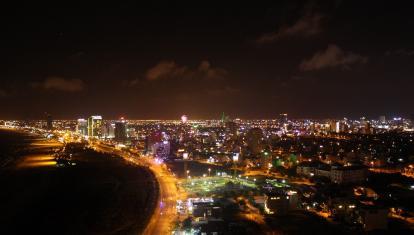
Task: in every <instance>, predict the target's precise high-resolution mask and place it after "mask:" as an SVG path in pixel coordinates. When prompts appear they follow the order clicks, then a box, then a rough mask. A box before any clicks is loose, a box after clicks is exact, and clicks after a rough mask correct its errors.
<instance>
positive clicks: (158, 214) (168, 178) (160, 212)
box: [93, 144, 185, 235]
mask: <svg viewBox="0 0 414 235" xmlns="http://www.w3.org/2000/svg"><path fill="white" fill-rule="evenodd" d="M93 146H94V147H95V148H96V149H98V150H100V151H103V152H110V153H112V154H117V155H119V156H121V157H123V158H124V159H126V160H128V161H131V162H133V163H135V164H138V165H145V166H148V167H149V168H150V170H151V171H152V172H153V173H154V175H155V177H156V180H157V182H158V184H159V197H158V200H157V205H158V206H157V207H156V208H155V210H154V212H153V214H152V216H151V219H150V220H149V222H148V224H147V227H146V228H145V230H144V232H143V234H146V235H152V234H171V232H172V228H173V223H174V221H176V219H177V218H178V217H177V212H176V207H175V206H176V203H177V200H178V199H183V198H184V197H183V196H185V195H184V194H183V193H180V192H179V190H178V188H177V180H176V178H175V177H174V176H173V175H172V174H171V172H169V171H168V170H167V169H166V167H165V165H164V164H162V165H160V164H156V163H155V162H154V161H152V159H151V158H147V157H140V158H132V157H131V156H130V155H128V154H126V153H124V152H122V151H120V150H117V149H114V148H112V147H109V146H106V145H102V144H94V145H93Z"/></svg>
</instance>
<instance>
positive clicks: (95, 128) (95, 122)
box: [88, 116, 102, 137]
mask: <svg viewBox="0 0 414 235" xmlns="http://www.w3.org/2000/svg"><path fill="white" fill-rule="evenodd" d="M101 135H102V116H91V117H89V118H88V136H89V137H101Z"/></svg>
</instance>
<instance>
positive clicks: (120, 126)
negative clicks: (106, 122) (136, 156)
mask: <svg viewBox="0 0 414 235" xmlns="http://www.w3.org/2000/svg"><path fill="white" fill-rule="evenodd" d="M115 140H116V141H120V142H122V141H125V140H127V123H126V121H125V120H124V119H123V118H122V119H121V120H119V121H117V122H115Z"/></svg>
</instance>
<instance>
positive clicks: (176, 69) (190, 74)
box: [145, 60, 227, 81]
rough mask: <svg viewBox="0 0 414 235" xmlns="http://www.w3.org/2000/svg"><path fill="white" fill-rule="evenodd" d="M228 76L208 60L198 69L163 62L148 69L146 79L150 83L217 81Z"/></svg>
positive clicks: (171, 62)
mask: <svg viewBox="0 0 414 235" xmlns="http://www.w3.org/2000/svg"><path fill="white" fill-rule="evenodd" d="M226 74H227V71H226V70H225V69H222V68H215V67H212V66H211V64H210V62H209V61H207V60H204V61H201V63H200V65H199V66H198V67H197V68H190V67H188V66H181V65H178V64H177V63H175V62H174V61H161V62H159V63H158V64H156V65H155V66H154V67H152V68H150V69H148V71H147V72H146V74H145V79H146V80H148V81H154V80H160V79H168V78H183V79H193V78H194V79H216V78H224V77H225V76H226Z"/></svg>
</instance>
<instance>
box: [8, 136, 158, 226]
mask: <svg viewBox="0 0 414 235" xmlns="http://www.w3.org/2000/svg"><path fill="white" fill-rule="evenodd" d="M5 130H6V131H7V130H8V129H0V132H3V131H5ZM9 131H12V132H14V133H20V134H30V133H27V132H24V131H20V130H17V131H16V130H9ZM35 139H36V138H35ZM41 139H42V138H41ZM36 141H40V142H43V141H45V140H39V139H37V140H36ZM43 143H44V142H43ZM48 148H49V147H48V146H47V145H45V146H40V147H38V148H37V149H36V152H37V154H43V155H45V156H46V155H47V154H50V153H49V151H50V150H48ZM30 157H32V158H30ZM33 157H35V158H33ZM27 159H29V160H27ZM34 159H35V160H37V159H40V160H39V161H42V162H43V161H44V158H39V156H31V154H28V155H27V154H26V155H24V156H22V155H20V156H17V158H15V159H14V160H13V162H12V163H9V164H8V166H7V168H0V175H1V176H2V177H1V178H2V179H0V181H1V182H0V183H2V185H3V187H4V189H3V190H2V192H1V193H0V208H1V211H2V213H1V215H0V217H1V218H0V219H1V221H4V226H3V228H0V231H4V232H9V231H13V232H16V231H17V232H24V230H25V228H30V231H37V232H40V233H54V232H58V231H59V233H61V231H66V233H67V234H70V233H71V232H72V233H73V232H77V233H99V234H115V233H122V234H137V233H138V234H141V233H142V232H143V231H144V229H145V228H146V227H147V224H148V222H149V219H150V218H151V216H152V214H153V212H154V210H155V208H156V205H157V201H158V200H156V199H157V198H159V186H158V181H157V179H156V176H155V175H154V174H153V172H152V171H151V170H150V169H147V168H146V167H142V166H137V165H136V164H130V163H128V162H127V161H125V160H124V159H122V158H121V157H118V156H117V157H113V155H108V154H101V153H96V152H87V153H83V152H79V153H76V154H74V162H76V163H77V165H76V166H75V167H70V168H69V167H68V168H57V167H56V166H55V165H39V166H36V167H26V166H24V167H22V166H21V163H22V162H25V161H28V162H33V161H34ZM49 160H50V159H49ZM49 160H48V161H49ZM10 177H14V178H12V179H13V180H10V179H11V178H10ZM9 181H10V182H11V181H12V182H14V183H10V182H9ZM27 184H30V185H27ZM22 192H23V193H22ZM61 203H63V204H61ZM65 204H68V205H65ZM56 205H59V207H60V208H59V209H58V208H56ZM40 210H42V214H46V216H44V218H42V216H38V213H39V211H40ZM10 215H11V216H10ZM51 215H53V216H51ZM28 218H31V219H28ZM2 223H3V222H2ZM98 224H104V226H98ZM61 228H64V229H63V230H60V229H61ZM22 230H23V231H22Z"/></svg>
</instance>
